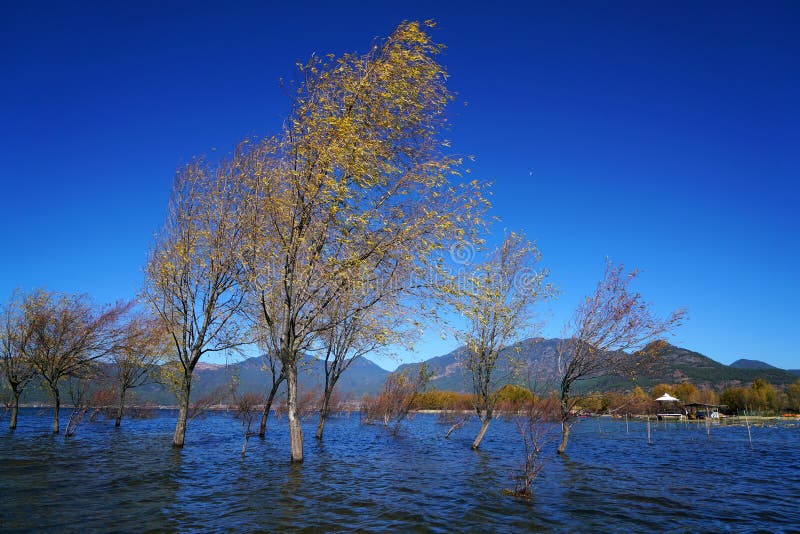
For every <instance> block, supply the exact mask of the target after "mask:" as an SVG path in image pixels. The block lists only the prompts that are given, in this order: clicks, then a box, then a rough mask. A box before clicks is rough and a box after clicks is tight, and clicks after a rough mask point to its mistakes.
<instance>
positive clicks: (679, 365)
mask: <svg viewBox="0 0 800 534" xmlns="http://www.w3.org/2000/svg"><path fill="white" fill-rule="evenodd" d="M560 342H561V340H559V339H544V338H530V339H526V340H523V341H520V342H519V343H516V344H514V345H511V346H509V347H507V348H506V349H504V350H503V351H502V352H501V355H500V358H499V359H498V362H497V366H496V371H495V373H494V376H495V377H496V379H497V385H498V386H500V385H502V384H504V383H509V382H515V383H518V384H521V385H527V386H532V385H535V386H537V387H542V386H544V387H548V386H552V385H553V384H554V383H555V382H556V380H555V379H556V376H557V375H556V357H555V355H556V347H557V346H558V344H559V343H560ZM464 353H465V348H464V347H460V348H458V349H456V350H454V351H452V352H450V353H448V354H445V355H442V356H436V357H433V358H430V359H428V360H426V361H424V362H422V363H424V364H425V365H426V366H427V369H428V371H429V372H431V373H432V378H431V381H430V387H431V388H433V389H440V390H451V391H460V392H466V391H469V390H471V380H470V378H469V376H468V375H467V373H465V370H464V368H463V366H462V365H461V363H460V362H461V361H462V357H463V356H464ZM420 365H421V363H412V364H403V365H401V366H399V367H398V369H397V371H396V372H408V373H416V372H418V369H419V367H420ZM520 369H525V371H524V372H522V373H520V371H519V370H520ZM389 374H390V372H389V371H387V370H385V369H383V368H382V367H379V366H378V365H376V364H375V363H373V362H372V361H370V360H369V359H367V358H360V359H359V360H357V361H355V362H353V363H352V365H351V366H350V367H349V368H348V369H347V371H346V372H345V373H344V374H343V375H342V377H341V378H340V380H339V383H338V384H337V390H338V392H339V394H340V395H341V396H342V397H345V398H347V397H349V398H360V397H361V396H362V395H364V394H375V393H377V392H378V391H380V388H381V386H382V385H383V382H384V380H385V379H386V377H387V376H388V375H389ZM234 376H235V377H236V378H237V379H238V382H239V386H238V389H239V391H242V392H244V391H252V392H259V393H261V392H264V391H265V390H266V385H267V383H268V382H269V373H268V371H266V370H265V367H264V363H263V361H262V358H261V357H253V358H248V359H245V360H242V361H239V362H236V363H232V364H228V365H219V364H210V363H201V364H198V366H197V368H196V370H195V375H194V379H193V391H192V393H193V395H192V396H193V397H194V398H198V397H201V396H204V395H206V394H208V393H210V392H212V391H214V390H219V389H220V388H226V387H227V384H229V383H230V380H231V377H234ZM798 376H800V370H795V371H787V370H783V369H779V368H777V367H774V366H772V365H769V364H767V363H764V362H761V361H758V360H747V359H740V360H737V361H735V362H733V363H732V364H731V365H724V364H722V363H719V362H717V361H714V360H712V359H711V358H709V357H707V356H704V355H703V354H700V353H698V352H694V351H691V350H688V349H684V348H681V347H675V346H672V345H668V346H667V347H666V349H665V350H664V351H663V352H662V354H661V358H660V363H659V365H658V366H657V367H656V368H655V369H654V370H653V371H652V372H651V373H649V374H648V375H646V376H639V377H637V378H636V380H635V381H631V380H629V379H623V378H621V377H616V376H610V377H603V378H599V379H591V380H585V381H583V382H582V383H581V384H580V386H579V389H581V390H584V391H607V390H625V389H631V388H633V387H635V386H637V385H638V386H642V387H643V388H645V389H647V388H649V387H651V386H653V385H655V384H658V383H670V384H672V383H678V382H685V381H688V382H691V383H693V384H694V385H696V386H698V387H701V386H705V387H713V388H716V389H723V388H725V387H730V386H739V385H747V384H749V383H752V382H753V380H755V379H756V378H763V379H765V380H767V381H769V382H771V383H773V384H776V385H783V384H789V383H793V382H795V381H796V380H797V379H798ZM324 381H325V374H324V363H323V362H322V361H321V360H317V359H312V358H308V359H307V360H306V361H305V363H304V364H303V366H302V368H301V370H300V374H299V382H300V395H301V396H302V395H303V393H304V392H309V391H312V390H318V389H321V388H322V385H323V384H324ZM29 389H30V391H27V392H26V394H25V395H23V402H28V403H32V402H46V401H47V397H46V395H45V394H44V392H43V391H41V390H40V389H36V388H29ZM132 400H133V402H138V403H143V402H151V403H156V404H174V402H175V400H174V397H173V396H172V394H171V393H170V392H168V391H167V390H165V388H164V387H163V386H161V385H159V384H148V385H146V386H142V387H140V388H137V389H136V390H135V394H134V396H133V399H132Z"/></svg>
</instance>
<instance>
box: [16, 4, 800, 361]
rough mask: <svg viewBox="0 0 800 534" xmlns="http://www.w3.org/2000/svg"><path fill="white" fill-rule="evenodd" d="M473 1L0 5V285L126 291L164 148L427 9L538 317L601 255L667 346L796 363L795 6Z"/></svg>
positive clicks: (455, 114) (257, 130)
mask: <svg viewBox="0 0 800 534" xmlns="http://www.w3.org/2000/svg"><path fill="white" fill-rule="evenodd" d="M229 4H230V5H229ZM485 4H486V5H483V6H477V7H466V4H464V3H463V2H461V3H454V4H450V5H448V4H444V3H443V4H436V5H434V3H432V2H421V3H413V2H404V3H399V2H398V3H386V4H385V5H383V6H382V5H380V3H377V2H374V3H367V2H364V3H351V2H336V3H335V4H334V3H330V4H328V3H305V4H303V5H302V6H300V5H289V4H288V3H280V4H270V3H267V2H254V3H237V2H231V3H225V4H223V3H208V4H203V3H201V2H192V3H189V2H187V3H172V2H164V3H162V2H97V3H85V2H78V3H66V2H60V3H55V4H52V5H46V4H42V3H36V4H34V3H23V2H18V3H16V5H12V4H4V5H3V7H2V8H0V50H2V54H0V72H2V73H3V80H4V81H3V83H2V84H0V124H2V128H1V129H0V162H2V167H0V180H2V191H3V196H2V198H3V208H2V210H0V227H1V228H2V232H1V233H0V240H1V241H0V247H1V248H0V250H2V256H3V261H2V262H0V299H3V300H5V299H7V298H8V295H10V293H11V291H12V290H13V289H14V288H15V287H20V288H22V289H24V290H29V289H32V288H34V287H38V286H45V287H48V288H50V289H54V290H60V291H75V292H87V293H89V294H90V295H92V296H93V297H94V298H95V299H96V300H98V301H113V300H116V299H118V298H129V297H132V296H133V295H134V294H135V293H136V291H137V288H138V287H139V285H140V284H141V281H142V274H141V268H142V265H143V263H144V259H145V255H146V251H147V248H148V246H149V243H150V241H151V239H152V235H153V232H155V231H156V230H157V229H158V228H159V227H160V225H161V222H162V219H163V216H164V212H165V207H166V202H167V198H168V195H169V187H170V181H171V177H172V172H173V170H174V169H175V167H176V166H177V165H179V164H180V163H182V162H186V161H187V160H189V159H190V158H191V157H192V156H194V155H198V154H203V153H208V152H210V151H211V150H212V149H216V150H219V151H228V150H230V149H231V148H232V146H233V145H234V144H235V142H236V141H237V140H238V139H240V138H242V137H244V136H246V135H253V134H255V135H264V134H270V133H273V132H275V131H276V130H277V129H278V127H279V125H280V122H281V120H282V119H283V118H284V117H285V116H286V113H287V110H288V109H289V103H288V101H287V99H286V97H285V95H284V94H283V92H282V91H281V89H280V87H279V84H278V79H279V78H281V77H283V78H291V77H292V75H293V68H294V64H295V62H296V61H303V60H305V59H307V58H308V57H309V55H310V54H311V53H313V52H316V53H318V54H325V53H329V52H331V53H335V54H340V53H342V52H346V51H364V50H366V49H367V48H368V46H369V44H370V43H371V41H372V39H373V38H375V37H377V36H384V35H386V34H388V33H389V32H391V30H392V29H393V28H394V27H395V26H396V24H397V23H398V22H400V21H401V20H404V19H409V20H423V19H428V18H432V19H435V20H436V21H437V22H438V23H439V28H438V29H437V30H436V31H435V32H434V37H435V39H436V40H437V41H439V42H442V43H444V44H445V45H447V47H448V49H447V51H446V53H445V54H444V55H443V56H442V61H443V63H445V64H446V66H447V67H448V69H449V72H450V74H451V79H450V87H451V88H452V89H453V90H454V91H456V92H457V93H458V95H459V98H458V100H457V102H456V103H455V104H453V106H452V107H451V119H452V123H453V129H452V132H451V135H450V137H452V139H453V145H454V149H455V150H456V151H458V152H459V153H463V154H474V155H475V156H476V157H477V161H476V162H475V164H473V165H471V168H472V171H473V176H474V177H476V178H479V179H483V180H491V181H493V182H494V199H493V201H494V214H495V215H497V216H499V217H501V219H502V221H501V222H500V223H498V224H497V225H496V232H497V234H498V235H499V234H500V233H502V230H503V228H508V229H520V230H524V231H525V232H526V233H527V235H528V236H529V237H530V238H532V239H535V240H536V241H537V243H538V245H539V248H540V249H541V251H542V254H543V263H544V264H545V265H546V266H547V267H548V268H550V269H551V271H552V277H551V281H552V282H553V283H554V284H556V285H557V286H558V287H559V288H560V289H561V291H562V293H561V296H560V297H559V299H558V300H557V301H553V302H551V303H548V304H546V305H544V306H543V307H542V308H541V309H540V315H541V317H542V319H544V320H546V321H547V324H546V326H545V327H544V330H543V332H542V334H543V335H546V336H554V335H558V333H559V332H560V331H561V325H562V324H563V322H564V321H565V319H566V318H567V317H568V315H569V312H570V310H571V309H573V308H574V306H575V305H576V303H577V302H578V301H579V300H580V298H581V296H582V295H583V294H586V293H587V292H589V291H591V290H592V288H593V286H594V284H595V283H596V281H597V279H598V278H599V277H600V276H601V274H602V270H603V262H604V258H605V257H606V256H608V257H610V258H612V259H613V260H615V261H618V262H622V263H624V264H625V265H626V266H630V267H638V268H640V269H642V270H643V271H644V273H643V275H642V277H641V280H640V283H639V284H638V286H637V287H638V288H639V289H640V290H641V292H642V293H643V294H644V295H645V297H646V298H647V300H649V301H651V302H652V303H653V305H654V307H655V309H656V310H658V311H660V312H662V313H666V312H668V311H669V310H672V309H675V308H678V307H685V308H687V309H688V312H689V321H688V322H687V323H686V325H685V326H683V327H682V328H681V329H680V330H678V331H677V332H676V334H675V337H674V339H673V340H672V341H673V342H674V343H676V344H678V345H681V346H685V347H687V348H690V349H693V350H697V351H699V352H702V353H704V354H706V355H708V356H710V357H712V358H714V359H716V360H719V361H721V362H723V363H730V362H732V361H733V360H736V359H738V358H754V359H761V360H764V361H767V362H769V363H772V364H773V365H777V366H780V367H785V368H787V367H788V368H800V353H798V349H797V344H796V343H795V339H794V335H795V334H796V333H797V332H798V331H800V312H798V306H797V305H798V302H800V282H798V276H797V274H796V271H797V267H796V266H797V264H798V260H800V240H799V239H798V235H797V234H798V228H800V224H798V215H797V209H798V208H797V206H798V200H800V194H799V193H798V186H797V177H798V169H800V129H799V128H798V125H800V99H799V98H798V96H799V95H800V91H798V87H800V62H798V61H797V57H798V55H800V32H798V31H797V28H798V22H800V4H797V3H796V2H758V3H756V2H747V3H741V2H602V3H601V2H551V3H536V2H527V3H520V4H514V3H501V4H498V5H492V6H490V5H489V3H485ZM454 347H455V342H454V341H452V340H449V339H446V340H443V339H440V338H439V336H438V335H437V334H436V332H432V333H431V334H429V335H428V336H426V338H425V339H424V340H423V342H422V343H420V344H419V345H418V352H417V353H416V354H411V355H409V354H406V355H404V356H403V358H405V359H422V358H427V357H430V356H436V355H439V354H442V353H444V352H447V351H449V350H451V349H452V348H454ZM382 363H383V364H384V365H387V366H390V367H393V366H394V365H396V362H387V361H383V362H382Z"/></svg>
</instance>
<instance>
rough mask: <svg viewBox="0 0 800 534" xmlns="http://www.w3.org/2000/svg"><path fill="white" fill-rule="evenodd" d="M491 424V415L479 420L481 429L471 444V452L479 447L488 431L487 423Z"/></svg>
mask: <svg viewBox="0 0 800 534" xmlns="http://www.w3.org/2000/svg"><path fill="white" fill-rule="evenodd" d="M491 422H492V416H491V415H487V416H485V417H483V418H482V419H481V429H480V431H479V432H478V435H477V437H476V438H475V441H473V442H472V449H473V450H475V449H477V448H478V447H479V446H480V444H481V441H483V436H484V435H486V431H487V430H488V429H489V423H491Z"/></svg>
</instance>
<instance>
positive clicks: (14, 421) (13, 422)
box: [8, 391, 20, 430]
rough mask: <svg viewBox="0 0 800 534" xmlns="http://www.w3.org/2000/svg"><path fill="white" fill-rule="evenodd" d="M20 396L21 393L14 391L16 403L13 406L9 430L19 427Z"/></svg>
mask: <svg viewBox="0 0 800 534" xmlns="http://www.w3.org/2000/svg"><path fill="white" fill-rule="evenodd" d="M19 396H20V393H18V392H16V391H15V392H14V404H13V405H12V406H11V422H10V423H9V424H8V429H9V430H14V429H16V428H17V414H18V413H19Z"/></svg>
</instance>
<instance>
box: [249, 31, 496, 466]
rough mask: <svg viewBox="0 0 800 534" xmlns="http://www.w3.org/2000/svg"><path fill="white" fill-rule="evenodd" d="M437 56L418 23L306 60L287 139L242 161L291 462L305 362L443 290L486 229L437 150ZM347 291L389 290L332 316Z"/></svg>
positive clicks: (473, 188)
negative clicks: (457, 258)
mask: <svg viewBox="0 0 800 534" xmlns="http://www.w3.org/2000/svg"><path fill="white" fill-rule="evenodd" d="M429 25H430V24H429ZM440 50H441V47H440V46H439V45H436V44H434V43H432V42H431V40H430V38H429V36H428V35H427V33H426V32H425V31H424V29H423V27H422V26H421V25H420V24H418V23H416V22H410V23H402V24H401V25H400V26H398V27H397V29H396V30H395V31H394V32H393V33H392V34H391V35H390V36H389V37H388V38H386V39H385V40H383V41H381V42H379V43H377V44H376V45H375V46H374V47H373V48H372V49H371V50H370V51H369V52H368V53H366V54H363V55H358V54H346V55H344V56H342V57H340V58H338V59H336V58H334V57H333V56H327V57H326V58H325V59H321V58H318V57H312V59H311V60H310V61H309V62H308V63H307V64H305V65H302V66H301V67H300V77H301V80H300V84H299V86H298V87H297V89H296V92H295V97H294V106H293V109H292V113H291V115H290V117H289V119H288V120H287V122H286V123H285V126H284V129H283V131H282V133H281V134H280V135H279V136H277V137H276V138H273V139H269V140H265V141H262V142H260V143H258V144H257V146H255V147H253V148H252V149H251V150H250V151H249V154H248V157H247V158H246V159H245V160H244V161H242V163H241V165H242V169H243V172H244V173H245V174H247V175H248V177H249V178H250V180H249V184H250V190H251V196H250V202H249V210H250V215H249V217H248V221H249V222H250V224H251V225H252V226H251V228H250V230H249V231H248V233H247V235H248V237H249V246H248V247H245V250H246V251H247V255H246V257H247V258H248V265H249V266H250V267H251V271H250V282H251V287H252V289H253V294H254V295H256V296H257V297H258V299H259V300H260V303H261V304H262V306H260V311H261V317H260V320H261V322H262V323H263V327H264V328H262V331H263V332H266V333H267V334H268V335H271V336H273V338H274V339H273V340H272V342H271V343H269V345H271V346H275V347H277V350H278V357H279V359H280V362H281V365H282V369H283V372H284V373H285V376H286V383H287V391H288V399H287V412H288V419H289V429H290V437H291V440H290V441H291V460H292V461H294V462H301V461H302V460H303V433H302V429H301V427H300V421H299V418H298V399H297V370H298V364H299V362H300V359H301V357H302V354H304V352H305V351H308V350H310V349H312V348H313V347H314V346H315V344H318V343H319V342H320V336H321V335H322V334H323V333H324V332H326V331H328V330H330V329H332V328H334V327H335V326H336V325H338V324H341V323H343V322H345V321H347V320H350V319H352V318H353V317H355V316H358V315H359V314H363V313H365V312H366V310H368V309H369V308H371V307H372V306H375V305H377V304H378V303H379V302H381V301H382V300H383V299H385V298H387V297H388V295H389V294H392V295H395V298H398V299H402V298H405V297H408V298H410V295H412V294H413V293H414V292H415V291H419V290H421V289H422V288H425V287H430V286H431V285H433V284H435V283H436V279H437V277H438V274H439V273H441V267H442V263H441V256H442V254H441V252H442V250H446V247H447V244H448V243H450V242H452V241H454V240H460V239H465V238H469V237H471V233H472V232H473V231H474V230H475V228H476V227H477V226H479V225H480V223H481V216H482V214H483V212H484V210H485V208H486V205H487V203H486V201H485V199H484V197H483V195H482V194H481V186H480V185H478V184H477V183H475V182H472V183H470V184H467V185H463V186H455V185H453V184H452V183H451V181H450V180H451V178H452V177H453V176H454V175H457V174H458V171H457V170H456V169H457V168H458V166H459V164H460V160H459V159H458V158H454V157H450V156H447V155H444V154H443V153H442V149H443V146H445V145H446V144H447V142H446V141H445V140H443V139H441V138H440V136H439V133H440V132H441V131H442V129H443V128H444V126H445V119H444V109H445V106H446V104H447V102H448V101H449V100H451V98H452V97H451V95H450V93H449V92H448V90H447V88H446V86H445V80H446V72H445V70H444V69H443V67H442V66H441V65H440V64H439V63H438V62H437V61H436V56H437V54H438V53H439V52H440ZM364 273H370V274H369V276H368V277H367V278H363V276H364ZM375 279H378V280H380V282H376V281H375ZM386 280H392V283H391V284H388V283H385V282H386ZM353 283H358V284H365V285H372V284H374V285H375V286H378V287H382V288H391V290H390V291H389V292H386V291H382V290H381V291H376V292H373V293H372V294H373V298H371V299H363V300H359V301H358V302H357V303H356V305H355V306H353V307H352V308H350V309H347V310H344V311H343V312H342V313H335V314H331V313H327V310H329V308H330V307H331V305H332V303H334V302H337V299H340V298H341V296H342V295H343V294H344V293H346V292H348V291H349V290H350V289H349V288H351V287H352V284H353Z"/></svg>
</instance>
